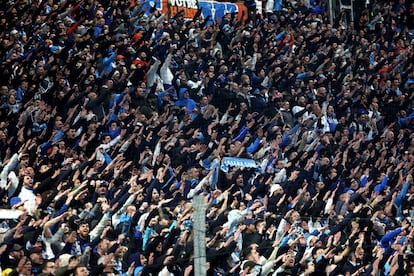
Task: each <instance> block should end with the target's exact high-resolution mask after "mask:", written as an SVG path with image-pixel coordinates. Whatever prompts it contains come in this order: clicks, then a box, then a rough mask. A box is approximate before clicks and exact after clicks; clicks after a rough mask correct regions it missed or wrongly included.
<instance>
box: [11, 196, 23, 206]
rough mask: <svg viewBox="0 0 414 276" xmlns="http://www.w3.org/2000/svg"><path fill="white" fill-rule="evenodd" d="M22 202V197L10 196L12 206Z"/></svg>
mask: <svg viewBox="0 0 414 276" xmlns="http://www.w3.org/2000/svg"><path fill="white" fill-rule="evenodd" d="M20 202H22V200H21V198H20V197H17V196H15V197H12V198H10V205H11V206H14V205H16V204H19V203H20Z"/></svg>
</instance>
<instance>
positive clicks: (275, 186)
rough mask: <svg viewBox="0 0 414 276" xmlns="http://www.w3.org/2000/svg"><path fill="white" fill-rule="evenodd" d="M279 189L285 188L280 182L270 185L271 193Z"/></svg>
mask: <svg viewBox="0 0 414 276" xmlns="http://www.w3.org/2000/svg"><path fill="white" fill-rule="evenodd" d="M279 189H283V188H282V186H280V184H273V185H272V186H271V187H270V195H273V193H274V192H276V191H277V190H279Z"/></svg>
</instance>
